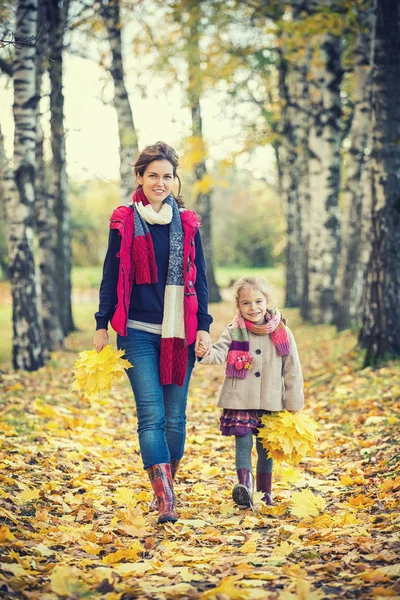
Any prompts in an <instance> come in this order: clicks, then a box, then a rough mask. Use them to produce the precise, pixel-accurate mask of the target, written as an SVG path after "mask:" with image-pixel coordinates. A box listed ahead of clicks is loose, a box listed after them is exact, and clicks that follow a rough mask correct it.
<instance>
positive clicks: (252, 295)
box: [238, 286, 267, 325]
mask: <svg viewBox="0 0 400 600" xmlns="http://www.w3.org/2000/svg"><path fill="white" fill-rule="evenodd" d="M238 304H239V310H240V312H241V314H242V316H243V317H244V318H245V319H247V320H248V321H251V322H252V323H255V324H256V325H262V324H263V323H264V320H265V313H266V311H267V299H266V297H265V296H264V294H262V293H261V292H260V291H259V290H257V289H254V288H252V287H249V286H246V287H244V288H243V289H241V290H240V293H239V298H238Z"/></svg>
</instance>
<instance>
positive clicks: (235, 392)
mask: <svg viewBox="0 0 400 600" xmlns="http://www.w3.org/2000/svg"><path fill="white" fill-rule="evenodd" d="M232 329H233V328H232V325H229V327H227V328H226V329H225V331H224V332H223V333H222V335H221V337H220V338H219V340H218V342H216V343H215V344H213V347H212V350H211V353H210V355H209V356H207V357H206V358H203V359H201V364H202V365H220V364H224V363H226V359H227V356H228V351H229V348H230V346H231V342H232ZM286 329H287V332H288V336H289V342H290V355H289V356H279V354H278V353H277V351H276V348H275V346H274V344H273V342H272V340H271V336H270V335H255V334H254V333H250V332H249V342H250V354H251V355H252V356H253V358H254V364H253V368H252V369H250V370H249V371H248V375H247V377H246V378H245V379H239V378H237V377H226V376H225V379H224V382H223V384H222V388H221V392H220V396H219V401H218V406H220V407H221V408H232V409H236V410H255V409H261V410H271V411H278V410H285V409H287V410H300V409H302V408H303V405H304V391H303V375H302V372H301V366H300V359H299V354H298V352H297V346H296V342H295V341H294V337H293V334H292V332H291V331H290V329H289V328H286Z"/></svg>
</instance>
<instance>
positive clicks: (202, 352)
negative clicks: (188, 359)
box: [195, 342, 207, 358]
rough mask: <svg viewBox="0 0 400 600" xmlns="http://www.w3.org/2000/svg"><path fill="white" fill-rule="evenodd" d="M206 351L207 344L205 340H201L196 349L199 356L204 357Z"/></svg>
mask: <svg viewBox="0 0 400 600" xmlns="http://www.w3.org/2000/svg"><path fill="white" fill-rule="evenodd" d="M206 352H207V346H206V345H205V344H204V342H200V343H199V345H198V346H197V350H195V354H196V356H197V358H203V357H204V355H205V353H206Z"/></svg>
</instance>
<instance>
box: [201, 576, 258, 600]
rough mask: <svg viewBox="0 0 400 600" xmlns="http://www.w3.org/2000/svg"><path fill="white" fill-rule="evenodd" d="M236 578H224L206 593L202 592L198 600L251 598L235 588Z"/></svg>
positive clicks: (244, 591)
mask: <svg viewBox="0 0 400 600" xmlns="http://www.w3.org/2000/svg"><path fill="white" fill-rule="evenodd" d="M236 580H237V577H236V576H234V575H231V576H229V577H225V578H224V579H223V580H222V581H221V583H220V584H219V585H218V586H217V587H215V588H213V589H212V590H208V591H207V592H203V593H202V594H201V596H200V600H218V599H219V598H229V599H230V600H246V598H251V596H250V593H251V592H247V591H246V590H243V589H242V588H239V587H236V586H235V581H236Z"/></svg>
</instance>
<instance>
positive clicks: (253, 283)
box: [234, 276, 272, 310]
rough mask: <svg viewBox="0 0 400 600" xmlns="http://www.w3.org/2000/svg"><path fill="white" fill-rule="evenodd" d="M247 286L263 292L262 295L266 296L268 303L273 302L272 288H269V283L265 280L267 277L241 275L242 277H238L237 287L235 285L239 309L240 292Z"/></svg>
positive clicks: (236, 301)
mask: <svg viewBox="0 0 400 600" xmlns="http://www.w3.org/2000/svg"><path fill="white" fill-rule="evenodd" d="M246 287H251V288H253V289H255V290H258V291H259V292H261V293H262V295H263V296H265V299H266V301H267V304H269V303H270V302H271V299H272V298H271V292H270V289H269V287H268V284H267V282H266V281H265V279H263V278H262V277H252V276H250V277H241V278H240V279H238V281H237V282H236V284H235V287H234V292H235V303H236V308H237V309H238V310H239V294H240V292H241V291H242V290H243V289H244V288H246Z"/></svg>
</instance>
